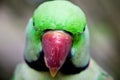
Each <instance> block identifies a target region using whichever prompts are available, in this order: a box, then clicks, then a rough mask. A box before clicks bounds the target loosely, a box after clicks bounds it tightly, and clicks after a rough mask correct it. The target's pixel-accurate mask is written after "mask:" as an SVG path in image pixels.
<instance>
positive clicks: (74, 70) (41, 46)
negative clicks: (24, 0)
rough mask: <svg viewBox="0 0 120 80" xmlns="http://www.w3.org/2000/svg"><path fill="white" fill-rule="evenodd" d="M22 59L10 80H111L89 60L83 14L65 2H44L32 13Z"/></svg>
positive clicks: (61, 0) (56, 0)
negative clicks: (22, 61) (23, 60)
mask: <svg viewBox="0 0 120 80" xmlns="http://www.w3.org/2000/svg"><path fill="white" fill-rule="evenodd" d="M24 59H25V62H26V63H21V64H19V65H18V66H17V68H16V70H15V73H14V77H13V80H113V78H112V77H111V76H110V75H108V73H106V72H105V71H104V70H103V69H102V68H100V67H99V66H98V65H97V64H96V62H95V61H94V60H93V59H92V58H90V55H89V31H88V27H87V22H86V17H85V15H84V13H83V11H82V10H81V9H80V8H79V7H78V6H76V5H74V4H73V3H71V2H70V1H66V0H55V1H46V2H44V3H42V4H41V5H40V6H39V7H38V8H37V9H36V10H35V12H34V13H33V17H32V18H31V19H30V20H29V22H28V25H27V28H26V45H25V50H24Z"/></svg>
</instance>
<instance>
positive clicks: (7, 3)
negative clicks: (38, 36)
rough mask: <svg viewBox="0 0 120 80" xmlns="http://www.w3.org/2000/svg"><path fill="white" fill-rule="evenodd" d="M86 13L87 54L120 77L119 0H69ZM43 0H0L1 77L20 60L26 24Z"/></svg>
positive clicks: (7, 78) (5, 79) (5, 78)
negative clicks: (87, 32) (88, 43)
mask: <svg viewBox="0 0 120 80" xmlns="http://www.w3.org/2000/svg"><path fill="white" fill-rule="evenodd" d="M71 1H72V2H73V3H74V4H76V5H78V6H80V7H81V8H82V9H83V11H84V12H85V14H86V17H87V22H88V27H89V30H90V42H91V47H90V55H91V56H92V57H93V58H94V59H95V60H96V62H97V63H98V64H99V65H100V66H101V67H102V68H103V69H104V70H106V71H107V72H108V73H109V74H110V75H112V76H113V77H114V79H115V80H120V7H119V5H120V1H119V0H71ZM42 2H43V1H42V0H0V80H10V78H11V77H12V75H13V72H14V70H15V67H16V65H17V64H19V63H21V62H23V61H24V60H23V52H24V46H25V28H26V25H27V22H28V20H29V18H30V17H31V16H32V14H33V11H34V10H35V8H36V7H37V6H38V5H39V4H41V3H42Z"/></svg>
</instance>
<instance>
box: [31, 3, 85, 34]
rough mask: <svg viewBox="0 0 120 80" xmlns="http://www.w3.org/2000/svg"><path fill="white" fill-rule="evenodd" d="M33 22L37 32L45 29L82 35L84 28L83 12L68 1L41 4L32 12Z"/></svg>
mask: <svg viewBox="0 0 120 80" xmlns="http://www.w3.org/2000/svg"><path fill="white" fill-rule="evenodd" d="M33 21H34V23H35V27H36V29H37V30H38V31H39V32H43V31H44V30H46V29H54V30H55V29H56V30H65V31H69V32H71V33H72V34H77V33H82V32H83V29H84V27H85V26H86V18H85V15H84V13H83V11H82V10H81V9H80V8H79V7H78V6H76V5H74V4H72V3H71V2H69V1H48V2H45V3H43V4H41V5H40V6H39V7H38V8H37V9H36V10H35V12H34V15H33Z"/></svg>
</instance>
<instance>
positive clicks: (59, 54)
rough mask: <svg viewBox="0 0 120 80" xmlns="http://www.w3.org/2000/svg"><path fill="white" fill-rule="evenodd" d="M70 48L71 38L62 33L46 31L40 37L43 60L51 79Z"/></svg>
mask: <svg viewBox="0 0 120 80" xmlns="http://www.w3.org/2000/svg"><path fill="white" fill-rule="evenodd" d="M71 46H72V37H71V36H70V35H69V34H68V33H66V32H63V31H48V32H46V33H44V35H43V37H42V48H43V52H44V60H45V64H46V66H47V67H48V68H49V71H50V74H51V76H52V77H55V76H56V74H57V72H58V71H59V69H60V68H61V67H62V65H63V64H64V62H65V60H66V57H67V55H68V54H69V52H70V49H71Z"/></svg>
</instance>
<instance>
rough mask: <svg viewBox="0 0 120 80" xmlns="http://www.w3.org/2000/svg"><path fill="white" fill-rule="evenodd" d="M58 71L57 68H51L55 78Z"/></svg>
mask: <svg viewBox="0 0 120 80" xmlns="http://www.w3.org/2000/svg"><path fill="white" fill-rule="evenodd" d="M57 72H58V70H57V68H53V69H50V74H51V76H52V77H53V78H54V77H55V76H56V75H57Z"/></svg>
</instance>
